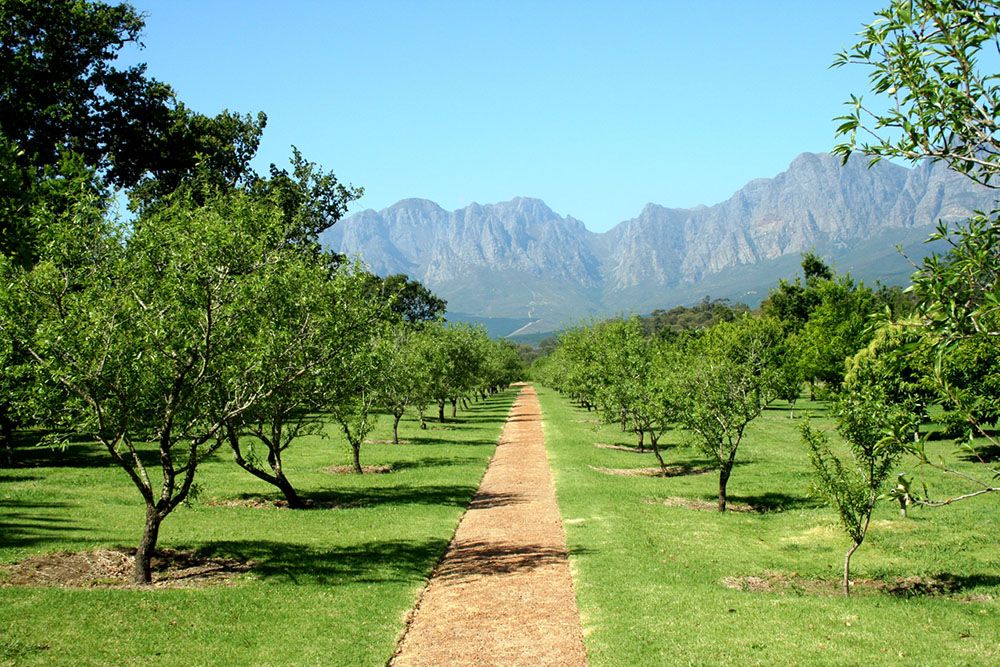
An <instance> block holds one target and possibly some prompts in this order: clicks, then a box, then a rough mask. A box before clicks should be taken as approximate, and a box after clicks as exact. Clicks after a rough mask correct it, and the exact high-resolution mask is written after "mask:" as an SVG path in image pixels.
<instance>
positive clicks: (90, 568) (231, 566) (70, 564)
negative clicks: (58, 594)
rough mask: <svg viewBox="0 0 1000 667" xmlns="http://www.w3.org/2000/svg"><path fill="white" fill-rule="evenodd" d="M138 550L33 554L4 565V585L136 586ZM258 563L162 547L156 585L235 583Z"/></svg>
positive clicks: (156, 564)
mask: <svg viewBox="0 0 1000 667" xmlns="http://www.w3.org/2000/svg"><path fill="white" fill-rule="evenodd" d="M134 562H135V549H130V548H127V547H116V548H114V549H97V550H95V551H77V552H58V553H49V554H39V555H37V556H32V557H31V558H28V559H26V560H23V561H21V562H20V563H14V564H12V565H3V566H0V586H52V587H60V588H133V587H136V586H135V584H133V583H132V567H133V564H134ZM253 566H254V563H252V562H242V561H238V560H235V559H232V558H207V557H204V556H198V555H196V554H194V553H192V552H190V551H178V550H176V549H158V550H157V552H156V555H155V556H154V557H153V562H152V567H153V583H152V585H153V586H154V587H156V588H202V587H205V586H218V585H232V583H233V582H234V579H235V578H236V577H237V576H238V575H241V574H243V573H245V572H249V571H250V570H251V569H252V568H253Z"/></svg>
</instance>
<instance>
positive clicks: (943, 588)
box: [722, 572, 993, 602]
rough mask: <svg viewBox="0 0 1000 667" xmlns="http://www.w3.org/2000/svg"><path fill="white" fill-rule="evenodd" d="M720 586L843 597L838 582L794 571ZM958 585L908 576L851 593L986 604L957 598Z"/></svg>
mask: <svg viewBox="0 0 1000 667" xmlns="http://www.w3.org/2000/svg"><path fill="white" fill-rule="evenodd" d="M722 585H723V586H725V587H726V588H730V589H733V590H740V591H746V592H749V593H779V594H782V595H784V594H788V593H792V594H798V595H843V588H842V584H841V580H840V579H839V578H837V579H807V578H805V577H801V576H799V575H798V574H796V573H795V572H763V573H761V574H759V575H751V576H745V577H725V578H724V579H722ZM961 589H962V587H961V583H960V582H959V581H958V580H957V579H956V578H954V577H950V576H947V575H940V576H924V577H920V576H911V577H896V578H894V579H891V580H888V581H885V580H879V579H852V580H851V593H852V594H866V593H867V594H879V593H882V594H888V595H894V596H897V597H907V598H908V597H918V596H919V597H925V596H948V597H957V598H958V599H959V600H961V601H963V602H989V601H991V600H992V599H993V598H992V596H990V595H964V596H962V595H960V593H961Z"/></svg>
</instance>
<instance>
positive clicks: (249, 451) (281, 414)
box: [225, 253, 385, 508]
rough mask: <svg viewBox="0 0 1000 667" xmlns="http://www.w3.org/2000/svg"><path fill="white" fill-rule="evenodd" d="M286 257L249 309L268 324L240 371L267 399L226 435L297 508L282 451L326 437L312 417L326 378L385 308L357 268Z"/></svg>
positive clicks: (241, 458)
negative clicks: (307, 439) (264, 292)
mask: <svg viewBox="0 0 1000 667" xmlns="http://www.w3.org/2000/svg"><path fill="white" fill-rule="evenodd" d="M284 259H285V261H286V265H285V266H284V267H281V270H280V272H276V277H277V278H278V280H277V281H276V283H275V284H274V285H273V288H274V289H273V290H271V291H270V293H269V295H268V298H267V299H259V300H257V301H255V302H254V303H252V304H248V306H249V307H250V308H252V309H253V310H254V311H255V312H254V313H253V317H256V318H257V320H258V321H259V322H262V323H266V326H262V327H261V328H260V329H259V330H257V331H255V332H254V334H255V335H256V338H255V339H253V340H248V341H245V343H248V344H247V345H244V347H243V353H244V354H246V355H248V356H251V357H252V358H248V359H246V360H245V361H244V362H243V363H241V366H243V367H246V368H250V369H252V371H251V376H250V377H249V378H248V380H250V381H252V382H255V383H257V385H258V386H260V387H263V388H266V389H267V395H266V396H265V397H263V398H262V399H261V400H259V401H258V402H257V403H256V404H255V405H253V406H251V407H250V408H248V409H247V410H245V411H243V412H242V413H240V414H239V415H236V416H234V417H233V418H232V419H230V420H228V421H227V422H226V430H225V434H226V441H227V442H228V444H229V446H230V449H231V450H232V452H233V457H234V459H235V461H236V463H237V464H238V465H239V466H240V467H241V468H243V469H244V470H246V471H247V472H249V473H250V474H251V475H253V476H254V477H257V478H258V479H260V480H262V481H265V482H267V483H269V484H272V485H274V486H275V487H277V488H278V489H279V490H280V491H281V493H282V494H283V495H284V497H285V500H286V502H287V503H288V507H290V508H301V507H304V506H305V503H304V502H303V500H302V498H301V497H300V496H299V494H298V493H297V492H296V490H295V488H294V487H293V486H292V483H291V482H290V481H289V479H288V476H287V474H286V471H285V468H284V465H283V463H282V454H283V453H284V452H285V450H287V449H288V448H289V447H290V446H291V445H292V444H293V443H294V442H296V441H297V440H298V439H299V438H300V437H302V436H305V435H322V434H323V432H324V429H323V424H322V422H321V420H320V419H319V417H318V416H317V413H318V412H319V411H321V410H324V409H326V408H327V402H328V400H329V398H330V396H329V394H330V390H331V385H330V383H329V382H327V381H326V380H325V378H327V377H330V376H335V375H336V374H337V373H338V372H339V371H340V369H342V368H343V367H345V366H347V365H348V362H349V361H350V359H351V357H352V355H353V351H354V350H355V349H356V348H357V347H358V346H359V345H364V344H366V342H367V341H368V338H369V337H370V335H371V331H372V329H373V328H374V327H377V326H379V325H380V323H381V320H382V319H383V318H384V316H385V305H384V304H383V303H382V302H378V301H375V300H373V299H371V298H370V295H369V293H368V290H367V283H368V275H367V274H366V273H363V272H362V271H361V270H360V269H359V268H358V267H354V266H349V265H339V266H337V267H336V268H334V269H332V270H331V269H330V268H329V267H328V266H326V263H325V262H323V261H317V258H314V257H311V256H309V255H305V256H303V255H292V254H291V253H289V256H288V257H285V258H284ZM334 386H336V387H339V386H340V385H334ZM258 451H261V452H262V453H263V455H264V456H263V457H261V456H258V455H257V452H258Z"/></svg>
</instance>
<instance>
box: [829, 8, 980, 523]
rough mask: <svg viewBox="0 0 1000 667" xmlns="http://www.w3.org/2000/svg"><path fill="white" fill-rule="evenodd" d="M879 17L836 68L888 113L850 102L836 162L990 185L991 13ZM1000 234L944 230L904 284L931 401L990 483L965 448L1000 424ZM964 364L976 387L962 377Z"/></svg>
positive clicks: (887, 13)
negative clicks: (999, 349)
mask: <svg viewBox="0 0 1000 667" xmlns="http://www.w3.org/2000/svg"><path fill="white" fill-rule="evenodd" d="M877 17H878V18H877V20H876V21H874V22H873V23H871V24H870V25H868V26H866V28H865V30H864V31H863V32H862V33H861V40H860V41H859V42H858V43H857V44H855V45H854V46H853V47H851V48H850V49H847V50H845V51H844V52H843V53H841V54H839V56H838V57H837V60H836V61H835V63H834V64H835V65H846V64H860V65H862V66H863V67H866V68H868V69H869V72H870V80H871V87H872V91H873V92H874V93H875V94H876V95H879V96H883V97H885V98H888V102H889V103H888V105H887V106H886V109H887V110H886V111H879V110H872V109H871V108H870V107H868V106H866V105H864V104H863V103H862V100H861V98H860V97H854V96H852V98H851V100H850V102H849V105H850V107H851V112H850V113H849V114H847V115H845V116H843V117H841V118H839V120H840V121H842V124H841V126H840V127H839V129H838V135H839V136H841V137H843V138H844V143H842V144H840V145H838V146H837V147H836V149H835V151H836V152H838V153H840V154H841V155H843V157H844V159H845V160H846V159H847V158H848V157H849V156H850V154H851V153H852V152H853V151H856V150H860V151H862V152H864V153H866V154H867V155H870V156H871V157H872V159H873V160H879V159H882V158H893V157H897V158H904V159H908V160H912V161H916V160H920V159H924V158H929V159H931V160H934V161H943V162H945V163H947V164H948V166H949V167H951V168H952V169H954V170H955V171H957V172H959V173H961V174H964V175H966V176H968V177H969V178H971V179H972V180H974V181H977V182H979V183H983V184H986V185H990V186H991V187H992V186H995V185H996V181H995V179H996V175H997V173H998V172H1000V158H998V156H1000V141H998V138H997V127H998V123H997V120H998V114H1000V86H997V79H998V76H1000V75H998V74H996V73H995V72H994V71H992V70H993V67H991V64H992V63H993V62H995V61H994V60H993V59H994V58H995V54H996V50H997V49H998V48H1000V41H998V40H1000V30H998V29H1000V11H998V8H997V4H996V3H995V2H990V1H988V0H972V1H969V2H964V1H962V2H960V1H958V0H919V1H915V2H911V1H909V0H893V1H892V2H891V3H890V4H889V6H888V7H886V8H885V9H883V10H881V11H879V12H878V13H877ZM997 228H998V224H997V219H996V213H995V212H991V213H988V214H984V213H977V214H976V215H975V216H973V217H972V219H970V220H969V221H968V222H967V223H965V224H964V225H959V226H957V227H955V228H953V229H952V228H949V227H948V226H947V225H945V224H944V223H941V224H940V225H939V227H938V230H937V232H936V233H935V234H934V235H933V236H932V237H931V238H932V240H941V239H944V240H947V241H948V242H949V243H950V244H951V246H952V247H951V249H950V250H949V251H948V252H947V253H946V254H945V255H943V256H932V257H930V258H928V259H926V260H925V261H924V262H923V265H922V266H921V268H920V270H919V271H918V272H917V273H916V274H915V275H914V278H913V282H914V288H913V291H914V294H915V295H916V299H917V304H916V313H917V324H918V326H919V329H920V331H921V333H922V334H923V335H924V336H925V337H926V340H927V342H928V344H929V345H930V347H931V349H932V359H933V372H932V373H931V375H930V377H931V379H932V383H933V385H934V386H935V389H936V392H937V394H938V398H939V400H941V401H942V402H943V403H944V404H945V405H946V407H948V408H949V409H951V410H952V415H953V417H952V418H951V424H952V427H953V429H954V428H955V427H957V426H958V424H959V422H961V421H964V423H965V430H966V432H967V438H966V439H965V446H966V447H968V448H970V449H971V454H972V455H973V456H974V457H976V458H977V459H979V460H980V461H981V462H983V463H984V464H986V471H987V476H988V477H992V478H995V477H996V476H997V475H998V474H1000V471H997V470H996V467H995V465H991V464H990V463H989V461H988V460H987V458H988V457H984V456H982V454H981V453H980V452H979V451H977V450H976V447H975V446H973V445H972V444H971V443H972V442H973V439H972V436H973V435H976V434H978V435H980V436H985V437H986V438H987V442H989V443H990V445H991V446H996V445H997V441H996V438H995V436H994V435H992V434H991V433H990V431H989V429H988V428H987V427H988V425H989V424H990V423H991V421H992V422H995V421H996V418H997V415H998V412H997V410H996V398H995V397H996V387H995V385H996V380H995V378H996V377H997V370H996V368H997V363H998V361H997V355H996V354H995V353H994V352H992V351H991V348H992V349H995V348H996V337H997V336H998V335H1000V326H998V320H1000V317H998V315H997V313H998V311H1000V291H998V282H997V275H998V271H1000V269H998V267H1000V252H998V251H997V248H998V235H1000V233H998V231H997ZM981 352H985V354H981ZM970 361H971V362H972V363H971V365H972V366H973V367H974V368H975V371H973V373H974V375H975V377H974V378H973V377H968V376H966V377H962V376H963V375H964V373H963V371H962V368H963V366H965V365H966V364H967V363H969V362H970ZM915 446H916V447H917V450H916V451H917V453H918V455H919V456H921V458H922V460H924V461H925V462H930V459H929V458H928V457H927V456H926V455H924V454H923V449H922V448H921V445H920V443H917V445H915ZM938 465H941V464H938ZM963 477H965V478H966V479H967V480H968V481H969V482H971V483H973V484H974V485H975V486H976V487H978V490H977V491H974V492H971V493H968V494H963V495H962V496H961V497H972V496H976V495H980V494H982V493H991V492H994V491H997V490H998V487H996V486H995V485H994V484H993V483H992V482H991V481H987V480H984V479H982V478H980V477H978V476H968V475H963ZM947 502H951V501H950V500H949V501H946V503H947Z"/></svg>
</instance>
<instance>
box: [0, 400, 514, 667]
mask: <svg viewBox="0 0 1000 667" xmlns="http://www.w3.org/2000/svg"><path fill="white" fill-rule="evenodd" d="M515 393H516V392H515V391H513V390H512V391H508V392H506V393H504V394H502V395H500V396H496V397H492V398H491V399H490V400H489V401H488V402H486V403H479V404H475V405H474V406H473V407H472V410H471V411H469V412H466V413H460V414H459V418H458V420H456V421H449V422H448V423H445V424H437V423H433V422H432V423H431V424H430V428H429V429H428V430H420V429H419V428H418V425H417V423H416V422H415V421H414V420H413V419H406V420H404V421H403V423H402V424H401V425H400V437H401V438H402V439H403V440H404V441H409V442H408V443H407V444H401V445H389V444H369V445H366V446H365V448H364V449H363V450H362V462H363V463H364V464H366V465H368V464H372V465H380V464H381V465H386V464H387V465H390V466H391V467H392V469H393V472H391V473H389V474H371V475H363V476H355V475H334V474H330V473H328V472H325V471H324V469H325V468H326V467H328V466H331V465H346V464H347V463H348V462H349V451H348V449H347V446H346V444H344V442H343V439H342V438H340V437H338V435H337V433H336V431H335V429H334V428H333V427H332V426H330V427H329V428H328V430H329V434H330V436H331V437H330V438H328V439H319V438H313V439H309V440H304V441H302V442H301V443H298V444H296V445H294V446H293V447H292V448H291V449H290V450H289V451H288V452H287V454H286V460H285V469H286V471H287V472H288V475H289V477H290V478H291V480H292V482H293V483H294V484H295V485H296V486H297V488H298V489H299V490H300V492H301V493H302V495H303V496H304V497H307V498H313V499H319V500H325V501H332V502H335V503H337V504H338V505H340V507H338V508H336V509H310V510H296V511H291V510H287V509H279V508H272V507H267V508H251V507H239V506H236V507H233V506H224V505H222V506H220V505H219V504H218V503H219V501H231V500H239V499H246V498H259V497H261V496H265V497H269V498H277V497H278V496H277V495H276V494H275V493H273V492H272V489H271V487H269V486H268V485H266V484H264V483H263V482H259V481H258V480H256V479H254V478H252V477H251V476H250V475H248V474H247V473H245V472H244V471H242V470H240V469H239V468H237V467H236V465H235V464H233V463H232V461H231V460H230V459H229V457H228V456H227V455H226V454H225V452H223V453H220V454H218V455H216V456H215V457H214V459H212V460H209V461H207V462H205V463H204V464H203V468H201V469H200V471H199V478H200V481H199V486H200V489H199V494H198V496H197V498H196V499H195V500H194V501H192V503H191V504H190V507H181V508H179V509H178V510H177V511H176V512H175V513H174V514H173V515H171V516H169V517H168V518H167V520H166V521H165V522H164V524H163V529H162V531H161V534H160V541H159V545H160V546H161V547H171V548H175V549H187V550H192V551H195V552H197V553H200V554H208V555H213V556H225V557H231V558H238V559H241V560H252V561H253V562H254V563H255V564H256V565H255V567H254V568H253V569H252V570H251V572H249V573H247V574H245V575H241V576H238V577H237V578H236V579H235V580H233V581H232V582H231V583H230V584H229V585H215V586H210V587H202V588H184V589H169V590H137V589H110V588H101V587H95V588H91V589H68V588H56V587H48V588H45V587H38V588H20V587H0V628H2V631H0V665H6V664H18V665H21V664H25V665H30V664H45V665H52V664H67V665H68V664H73V665H109V664H115V665H133V664H150V663H155V664H158V665H159V664H163V665H192V664H245V665H249V664H253V665H292V664H294V665H320V664H322V665H384V664H385V662H386V661H387V660H388V658H389V657H390V656H391V654H392V651H393V649H394V646H395V643H396V641H397V639H398V637H399V635H400V633H401V632H402V630H403V625H404V621H405V615H406V613H407V611H408V610H409V609H410V608H411V607H412V606H413V604H414V603H415V601H416V597H417V595H418V593H419V591H420V589H421V587H422V586H423V584H424V581H425V580H426V578H427V576H428V575H429V574H430V572H431V569H432V568H433V566H434V564H435V563H436V562H437V560H438V559H439V558H440V556H441V554H442V553H443V552H444V548H445V546H446V545H447V543H448V541H449V540H450V539H451V536H452V534H453V532H454V530H455V527H456V525H457V523H458V520H459V518H460V516H461V514H462V513H463V511H464V510H465V508H466V506H467V504H468V502H469V501H470V499H471V498H472V495H473V493H474V492H475V490H476V488H477V487H478V485H479V480H480V479H481V477H482V474H483V471H484V470H485V467H486V464H487V463H488V461H489V458H490V456H491V455H492V453H493V451H494V445H495V443H496V441H497V439H498V437H499V434H500V429H501V426H502V424H503V422H504V420H505V418H506V415H507V412H508V411H509V408H510V405H511V403H512V402H513V399H514V396H515ZM390 437H391V419H390V418H388V417H386V416H383V417H382V418H381V419H380V423H379V428H378V429H377V430H376V432H374V433H373V434H372V435H371V439H373V440H383V441H384V440H386V439H388V438H390ZM19 455H20V461H21V464H20V466H19V467H16V468H13V469H0V564H2V563H11V562H17V561H20V560H22V559H24V558H26V557H29V556H31V555H35V554H39V553H49V552H61V551H83V550H92V549H96V548H106V547H112V546H116V545H127V546H134V545H135V544H136V543H137V542H138V538H139V535H140V531H141V527H142V517H143V508H142V503H141V500H140V499H139V496H138V493H137V491H136V490H135V488H134V487H133V486H132V484H131V482H129V481H128V480H127V478H126V477H125V474H124V473H123V472H122V471H121V470H120V469H118V468H117V467H114V466H113V465H111V464H110V459H109V458H108V457H107V455H106V454H105V453H103V452H102V451H101V450H99V449H97V448H96V447H95V446H93V445H89V444H75V445H72V446H71V447H70V448H68V449H67V450H66V451H64V452H51V451H49V450H41V449H33V450H27V451H21V452H19Z"/></svg>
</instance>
